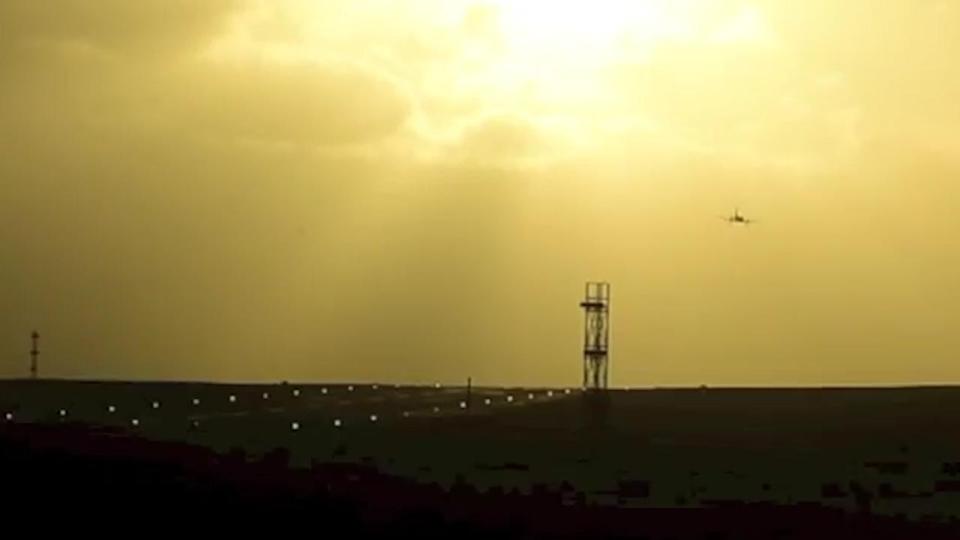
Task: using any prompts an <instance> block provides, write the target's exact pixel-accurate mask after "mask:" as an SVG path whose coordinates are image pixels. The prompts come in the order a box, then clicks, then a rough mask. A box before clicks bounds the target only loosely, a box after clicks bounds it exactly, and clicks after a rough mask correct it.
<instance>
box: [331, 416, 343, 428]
mask: <svg viewBox="0 0 960 540" xmlns="http://www.w3.org/2000/svg"><path fill="white" fill-rule="evenodd" d="M342 425H343V422H341V421H340V419H339V418H336V419H334V421H333V427H340V426H342Z"/></svg>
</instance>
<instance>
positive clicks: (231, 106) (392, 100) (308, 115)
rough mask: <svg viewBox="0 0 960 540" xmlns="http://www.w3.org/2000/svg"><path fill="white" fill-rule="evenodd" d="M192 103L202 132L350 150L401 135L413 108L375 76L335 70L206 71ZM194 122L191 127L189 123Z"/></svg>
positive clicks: (253, 66)
mask: <svg viewBox="0 0 960 540" xmlns="http://www.w3.org/2000/svg"><path fill="white" fill-rule="evenodd" d="M198 69H199V70H200V71H199V72H196V73H194V75H195V77H196V81H195V83H196V84H194V85H191V86H190V87H189V93H188V94H186V95H185V96H184V97H183V99H184V105H185V108H184V110H185V112H186V113H187V118H188V119H189V121H192V122H194V123H195V124H196V129H197V130H199V131H203V132H208V133H210V134H214V135H216V136H220V137H227V138H233V139H247V140H254V141H265V142H281V143H283V142H287V143H296V144H316V145H348V144H362V143H366V142H374V141H377V140H380V139H383V138H384V137H387V136H389V135H391V134H393V133H395V132H396V131H397V130H398V129H400V127H401V126H402V125H403V123H404V122H405V120H406V118H407V116H408V115H409V113H410V104H409V103H408V101H407V99H406V98H405V96H404V95H403V94H402V92H400V90H399V89H398V88H397V87H396V85H394V84H393V83H392V82H390V81H389V80H387V79H386V78H384V77H381V76H379V75H378V74H376V73H374V72H372V71H371V70H367V69H363V68H360V67H357V66H354V65H350V64H346V63H343V64H336V63H329V62H292V63H276V62H245V63H240V64H230V65H226V64H203V65H200V66H198ZM185 120H187V119H185Z"/></svg>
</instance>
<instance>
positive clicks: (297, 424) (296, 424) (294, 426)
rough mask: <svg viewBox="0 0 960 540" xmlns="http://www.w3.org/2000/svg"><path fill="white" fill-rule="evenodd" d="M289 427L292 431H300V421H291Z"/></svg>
mask: <svg viewBox="0 0 960 540" xmlns="http://www.w3.org/2000/svg"><path fill="white" fill-rule="evenodd" d="M290 429H292V430H293V431H300V422H291V423H290Z"/></svg>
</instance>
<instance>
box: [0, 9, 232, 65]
mask: <svg viewBox="0 0 960 540" xmlns="http://www.w3.org/2000/svg"><path fill="white" fill-rule="evenodd" d="M240 5H241V0H204V1H202V2H195V1H192V0H137V1H136V2H129V1H127V0H97V1H96V2H90V1H87V0H45V1H43V2H35V1H33V0H4V1H3V2H0V21H5V23H4V22H0V25H2V29H0V36H3V37H2V38H0V39H2V40H5V41H6V42H7V43H8V45H9V44H11V43H22V42H25V41H26V42H29V41H81V42H86V43H89V44H92V45H94V46H96V47H100V48H104V49H108V50H110V51H114V52H119V53H124V54H130V53H133V54H136V53H157V52H160V51H167V50H177V49H182V48H185V47H193V46H196V45H197V43H198V42H199V41H201V40H203V39H206V38H210V37H211V36H212V35H214V34H215V32H216V30H217V28H218V27H220V26H222V25H223V24H225V23H226V21H227V20H228V15H230V14H231V13H233V12H234V11H235V10H237V9H238V8H239V7H240ZM0 47H2V42H0Z"/></svg>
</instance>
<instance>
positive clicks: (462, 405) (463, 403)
mask: <svg viewBox="0 0 960 540" xmlns="http://www.w3.org/2000/svg"><path fill="white" fill-rule="evenodd" d="M460 408H461V409H466V408H467V402H466V401H461V402H460Z"/></svg>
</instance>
